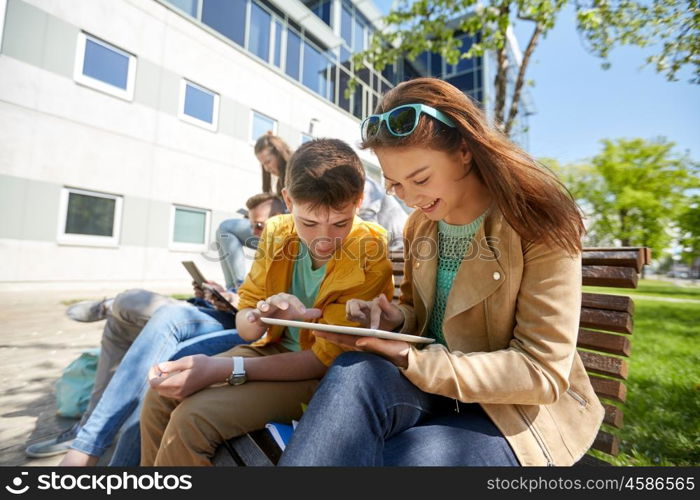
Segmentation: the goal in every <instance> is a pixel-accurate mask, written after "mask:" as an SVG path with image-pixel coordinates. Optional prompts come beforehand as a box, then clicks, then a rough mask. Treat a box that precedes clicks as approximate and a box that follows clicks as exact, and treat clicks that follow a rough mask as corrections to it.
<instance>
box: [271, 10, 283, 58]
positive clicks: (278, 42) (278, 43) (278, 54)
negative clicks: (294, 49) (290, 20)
mask: <svg viewBox="0 0 700 500" xmlns="http://www.w3.org/2000/svg"><path fill="white" fill-rule="evenodd" d="M283 32H284V27H283V26H282V23H281V22H279V21H277V20H275V55H274V57H273V63H274V65H275V66H277V67H278V68H281V67H282V33H283Z"/></svg>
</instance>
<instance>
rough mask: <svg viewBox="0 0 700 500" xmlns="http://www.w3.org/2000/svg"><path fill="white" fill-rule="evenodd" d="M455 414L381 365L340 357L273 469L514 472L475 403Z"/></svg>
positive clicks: (449, 404) (448, 402)
mask: <svg viewBox="0 0 700 500" xmlns="http://www.w3.org/2000/svg"><path fill="white" fill-rule="evenodd" d="M456 409H457V404H456V403H455V400H454V399H450V398H446V397H443V396H438V395H435V394H428V393H426V392H423V391H421V390H420V389H418V388H417V387H416V386H415V385H413V384H412V383H411V382H410V381H409V380H408V379H407V378H406V377H404V376H403V375H402V374H401V372H400V371H399V369H398V368H397V367H396V366H394V365H393V364H392V363H391V362H389V361H387V360H385V359H384V358H382V357H380V356H377V355H374V354H368V353H362V352H347V353H344V354H342V355H340V356H339V357H338V358H337V359H336V360H335V362H334V363H333V365H332V366H331V367H330V369H329V370H328V372H327V373H326V375H325V376H324V377H323V380H322V381H321V384H320V385H319V387H318V389H316V392H315V394H314V396H313V398H312V399H311V402H310V403H309V407H308V408H307V410H306V412H305V413H304V416H303V417H302V419H301V421H300V423H299V425H298V426H297V428H296V430H295V431H294V434H293V436H292V439H291V441H290V443H289V445H288V446H287V449H286V450H285V451H284V453H283V454H282V458H281V459H280V461H279V465H287V466H290V465H291V466H300V465H320V466H381V465H386V466H425V465H438V466H456V465H462V466H463V465H489V466H497V465H510V466H514V465H519V463H518V460H517V459H516V457H515V455H514V454H513V451H512V450H511V448H510V445H509V444H508V442H507V441H506V439H505V438H504V437H503V435H502V434H501V433H500V431H499V430H498V429H497V428H496V426H495V425H494V424H493V422H491V420H490V419H489V417H488V416H487V415H486V414H485V413H484V411H483V410H482V409H481V407H480V406H479V405H478V404H476V403H473V404H466V403H459V412H457V411H456Z"/></svg>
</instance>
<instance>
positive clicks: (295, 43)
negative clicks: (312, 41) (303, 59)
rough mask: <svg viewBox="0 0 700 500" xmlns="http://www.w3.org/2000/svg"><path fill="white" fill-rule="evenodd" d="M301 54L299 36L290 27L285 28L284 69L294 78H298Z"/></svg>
mask: <svg viewBox="0 0 700 500" xmlns="http://www.w3.org/2000/svg"><path fill="white" fill-rule="evenodd" d="M300 55H301V38H300V37H299V35H297V34H296V33H295V32H294V31H292V30H291V29H289V30H287V65H286V67H285V71H286V72H287V74H288V75H289V76H291V77H292V78H294V79H295V80H299V67H300V64H299V63H300V60H299V59H300Z"/></svg>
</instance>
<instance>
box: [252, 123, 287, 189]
mask: <svg viewBox="0 0 700 500" xmlns="http://www.w3.org/2000/svg"><path fill="white" fill-rule="evenodd" d="M266 149H269V150H270V152H271V153H272V154H273V155H275V157H276V158H277V165H278V166H279V171H280V175H279V178H278V179H277V187H276V188H275V194H277V195H281V194H282V188H283V187H284V179H285V176H286V172H287V162H288V161H289V158H290V157H291V156H292V150H291V148H290V147H289V146H288V145H287V143H286V142H284V141H283V140H282V139H280V138H279V137H277V136H276V135H273V134H272V131H271V130H268V131H267V133H266V134H264V135H261V136H260V137H259V138H258V140H257V141H255V147H254V148H253V150H254V151H255V154H256V155H258V154H260V153H262V152H263V151H265V150H266ZM262 190H263V191H264V192H265V193H272V175H271V174H270V172H268V171H266V170H265V169H264V168H263V169H262Z"/></svg>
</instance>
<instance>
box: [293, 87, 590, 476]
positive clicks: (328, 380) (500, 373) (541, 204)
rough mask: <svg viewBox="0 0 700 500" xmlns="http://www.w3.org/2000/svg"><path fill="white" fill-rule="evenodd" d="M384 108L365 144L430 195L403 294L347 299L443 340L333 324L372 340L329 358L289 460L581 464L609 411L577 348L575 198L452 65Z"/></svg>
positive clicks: (352, 311) (358, 312)
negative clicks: (456, 80) (454, 79)
mask: <svg viewBox="0 0 700 500" xmlns="http://www.w3.org/2000/svg"><path fill="white" fill-rule="evenodd" d="M377 113H379V114H377V115H371V116H370V117H369V118H367V119H366V120H365V121H364V122H363V127H362V140H363V147H365V148H371V149H373V150H374V152H375V153H376V154H377V157H378V158H379V163H380V164H381V167H382V171H383V173H384V178H385V179H386V181H387V183H388V186H389V188H390V189H391V190H394V191H396V193H397V195H398V196H399V197H400V198H401V199H403V200H404V201H405V202H406V203H407V204H408V205H409V206H413V207H415V208H416V210H414V212H413V213H412V214H411V216H410V217H409V220H408V222H407V223H406V229H405V237H406V240H405V245H406V248H407V251H406V252H405V254H406V263H405V267H404V271H405V272H404V281H403V283H402V284H401V297H400V299H399V301H400V303H399V304H398V305H396V304H392V303H390V302H389V301H388V300H386V297H381V296H379V297H378V298H377V299H376V300H373V301H366V300H352V301H348V304H347V313H348V319H350V320H355V321H359V322H362V323H363V324H365V325H366V326H373V327H375V328H376V327H377V326H379V328H381V329H383V330H394V329H400V330H401V331H402V332H404V333H410V334H415V335H425V336H429V337H432V338H433V339H435V340H436V342H435V343H434V344H431V345H429V346H427V347H424V348H419V347H417V346H415V345H410V344H408V343H406V342H402V341H396V340H384V339H378V338H366V337H353V336H350V335H338V334H330V333H324V332H318V333H317V336H318V337H321V338H324V339H326V340H332V341H333V342H337V343H338V344H339V345H343V346H345V347H346V348H348V349H350V348H352V349H356V350H360V351H365V352H347V353H344V354H342V355H341V356H339V357H338V358H337V359H336V361H335V362H334V364H333V365H332V366H331V367H330V368H329V370H328V373H327V374H326V376H325V377H324V378H323V381H322V382H321V385H320V386H319V387H318V389H317V390H316V393H315V395H314V397H313V399H312V400H311V403H310V404H309V406H308V409H307V411H306V412H305V413H304V416H303V418H302V419H301V421H300V423H299V425H298V426H297V428H296V431H295V432H294V435H293V436H292V439H291V441H290V443H289V445H288V446H287V448H286V449H285V451H284V453H283V455H282V457H281V459H280V462H279V464H280V465H291V466H303V465H315V466H379V465H390V466H425V465H433V466H465V465H477V466H496V465H505V466H515V465H522V466H527V465H537V466H542V465H563V466H568V465H572V464H573V463H575V462H576V461H578V460H579V459H580V458H581V456H582V455H583V454H584V453H586V451H587V450H588V448H589V447H590V446H591V443H592V442H593V440H594V439H595V436H596V434H597V433H598V428H599V427H600V424H601V421H602V419H603V415H604V410H603V407H602V405H601V404H600V402H599V400H598V398H597V396H596V394H595V392H594V391H593V387H592V386H591V382H590V380H589V378H588V375H587V374H586V371H585V369H584V366H583V363H582V362H581V358H580V357H579V355H578V353H577V351H576V338H577V335H578V324H579V311H580V309H581V237H582V235H583V234H584V231H585V230H584V225H583V221H582V219H581V213H580V211H579V209H578V207H577V206H576V203H575V201H574V200H573V199H572V198H571V195H570V193H569V192H568V191H567V190H566V188H565V187H564V186H563V185H562V184H561V183H560V182H559V181H558V180H557V178H556V177H555V176H554V174H552V172H551V171H549V170H547V169H546V168H544V167H543V166H541V165H540V164H538V163H537V161H536V160H535V159H533V158H532V157H530V156H529V155H528V154H527V153H525V152H524V151H522V150H521V149H519V148H518V147H517V146H516V145H514V144H513V143H511V142H510V141H509V140H508V139H507V138H506V137H504V136H503V135H502V134H501V133H500V132H498V131H497V130H494V129H491V128H490V126H489V124H488V121H487V120H486V117H485V116H484V114H483V112H482V111H481V110H480V109H479V108H478V107H477V106H476V105H474V103H473V102H472V101H471V100H470V99H469V98H468V97H466V96H465V95H464V94H463V93H462V92H461V91H460V90H459V89H457V88H455V87H454V86H452V85H450V84H449V83H447V82H445V81H442V80H437V79H433V78H417V79H414V80H410V81H407V82H403V83H401V84H399V85H397V86H396V87H395V88H393V89H392V90H390V91H389V92H388V93H387V94H386V95H384V96H383V98H382V100H381V102H380V104H379V105H378V111H377Z"/></svg>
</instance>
